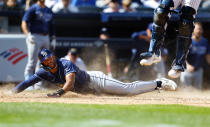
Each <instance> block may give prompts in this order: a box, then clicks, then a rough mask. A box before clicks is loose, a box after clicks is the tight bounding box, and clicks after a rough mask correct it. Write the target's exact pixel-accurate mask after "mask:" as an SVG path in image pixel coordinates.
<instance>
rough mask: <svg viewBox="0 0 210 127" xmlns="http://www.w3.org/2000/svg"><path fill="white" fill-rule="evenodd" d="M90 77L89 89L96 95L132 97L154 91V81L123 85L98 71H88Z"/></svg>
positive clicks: (155, 85) (155, 84)
mask: <svg viewBox="0 0 210 127" xmlns="http://www.w3.org/2000/svg"><path fill="white" fill-rule="evenodd" d="M87 73H88V74H89V75H90V83H89V88H90V89H93V90H95V91H96V92H98V93H102V92H103V93H110V94H120V95H133V94H140V93H144V92H149V91H153V90H155V88H156V87H157V83H156V81H135V82H131V83H124V82H121V81H118V80H116V79H113V78H111V77H109V76H107V75H105V74H104V73H103V72H100V71H88V72H87Z"/></svg>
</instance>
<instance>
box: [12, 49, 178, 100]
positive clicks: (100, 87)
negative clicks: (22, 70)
mask: <svg viewBox="0 0 210 127" xmlns="http://www.w3.org/2000/svg"><path fill="white" fill-rule="evenodd" d="M38 56H39V60H40V62H41V66H42V68H40V70H38V71H37V72H36V73H35V74H34V75H33V76H31V77H30V78H29V79H28V80H25V81H23V82H21V83H20V84H18V85H17V86H16V87H15V88H13V89H12V92H13V93H19V92H22V91H23V90H24V89H26V88H27V87H29V86H32V85H34V84H35V83H37V82H39V81H41V80H47V81H50V82H52V83H63V84H64V86H63V88H62V89H59V90H58V91H56V92H54V93H50V94H47V96H48V97H60V96H62V95H63V94H65V93H66V92H68V91H70V90H73V89H74V90H75V91H76V92H77V91H78V92H79V91H81V90H84V89H86V90H91V91H95V92H98V93H102V92H103V93H110V94H119V95H132V94H140V93H144V92H149V91H153V90H155V89H156V88H163V89H164V90H176V88H177V85H176V83H175V82H174V81H172V80H168V79H157V80H154V81H135V82H131V83H123V82H120V81H118V80H116V79H113V78H111V77H108V76H107V75H105V74H104V73H103V72H100V71H87V72H86V71H82V70H80V69H79V68H78V67H77V66H75V65H74V64H73V63H72V62H71V61H69V60H66V59H62V58H61V59H56V56H55V55H53V53H52V52H51V51H50V50H47V49H42V50H41V51H40V52H39V54H38Z"/></svg>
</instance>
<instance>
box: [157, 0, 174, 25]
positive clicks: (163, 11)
mask: <svg viewBox="0 0 210 127" xmlns="http://www.w3.org/2000/svg"><path fill="white" fill-rule="evenodd" d="M173 6H174V3H173V0H162V1H161V3H160V5H159V6H158V8H156V9H155V12H154V23H155V24H156V25H158V26H164V25H165V24H166V22H167V20H168V18H169V17H168V14H169V12H170V8H171V7H173Z"/></svg>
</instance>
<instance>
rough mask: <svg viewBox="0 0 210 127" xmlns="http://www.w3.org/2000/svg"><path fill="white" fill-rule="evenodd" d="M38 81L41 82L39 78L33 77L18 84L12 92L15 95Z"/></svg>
mask: <svg viewBox="0 0 210 127" xmlns="http://www.w3.org/2000/svg"><path fill="white" fill-rule="evenodd" d="M39 81H41V79H40V78H39V77H37V76H36V75H33V76H31V77H30V78H29V79H28V80H25V81H23V82H21V83H19V84H18V85H17V86H16V87H15V88H14V89H13V90H12V91H13V92H15V93H19V92H22V91H23V90H25V89H26V88H28V87H29V86H32V85H34V84H35V83H37V82H39Z"/></svg>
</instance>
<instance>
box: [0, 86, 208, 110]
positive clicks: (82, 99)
mask: <svg viewBox="0 0 210 127" xmlns="http://www.w3.org/2000/svg"><path fill="white" fill-rule="evenodd" d="M13 86H14V85H13V84H7V85H1V86H0V102H47V103H55V102H58V103H76V104H125V105H129V104H183V105H194V106H205V107H210V91H202V92H201V91H197V90H195V89H192V88H182V89H181V88H179V89H178V90H177V91H173V92H171V91H163V90H161V91H160V92H158V91H157V90H156V91H153V92H149V93H144V94H139V95H135V96H113V95H94V94H77V93H73V92H68V93H66V94H65V95H64V96H62V97H61V98H47V97H46V93H49V92H52V90H48V91H24V92H22V93H19V94H15V95H14V94H10V93H9V92H8V91H9V90H10V89H11V88H12V87H13Z"/></svg>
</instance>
